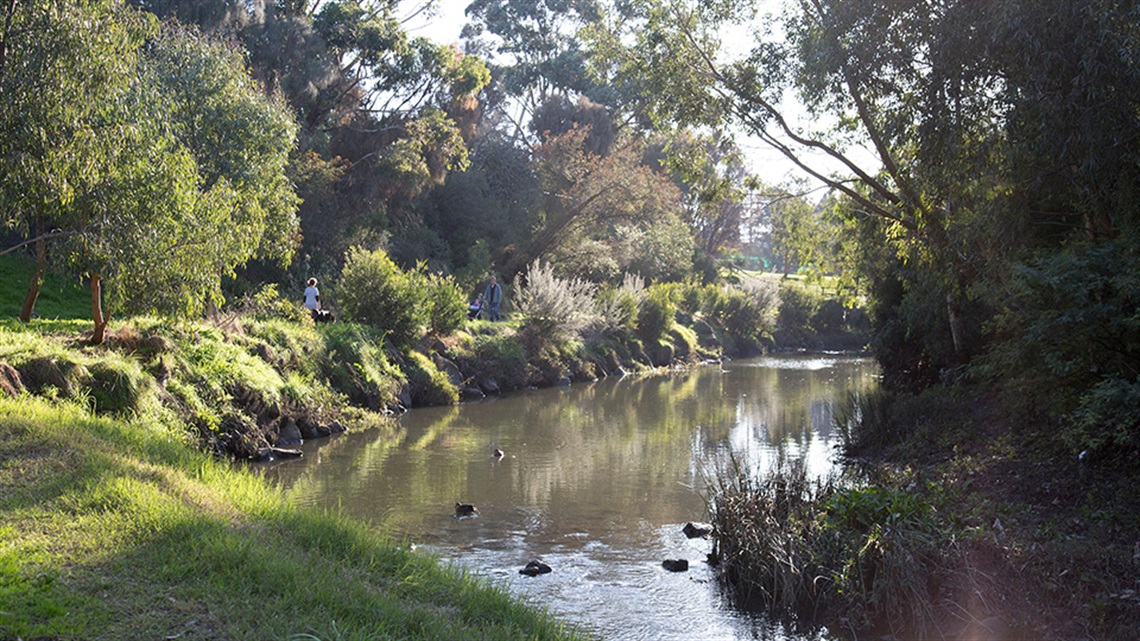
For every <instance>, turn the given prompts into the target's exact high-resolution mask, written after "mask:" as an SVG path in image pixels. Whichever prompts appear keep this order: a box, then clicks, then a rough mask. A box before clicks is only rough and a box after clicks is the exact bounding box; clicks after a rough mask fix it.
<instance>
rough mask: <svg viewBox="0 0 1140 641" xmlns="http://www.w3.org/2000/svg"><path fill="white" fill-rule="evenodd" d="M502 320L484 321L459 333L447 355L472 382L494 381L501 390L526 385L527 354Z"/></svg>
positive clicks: (514, 388) (519, 387)
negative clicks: (468, 330) (505, 328)
mask: <svg viewBox="0 0 1140 641" xmlns="http://www.w3.org/2000/svg"><path fill="white" fill-rule="evenodd" d="M504 327H505V325H504V324H503V323H486V324H481V327H472V328H471V330H470V333H468V332H461V333H460V334H459V335H458V337H459V341H458V342H457V343H456V345H455V346H454V347H453V348H451V349H449V350H448V351H447V352H446V355H447V357H448V358H450V359H451V360H453V361H454V362H455V364H456V365H457V366H458V367H459V369H460V370H461V371H463V372H464V373H467V374H470V376H471V377H472V378H473V379H474V380H475V382H477V383H479V382H483V381H494V382H495V383H497V384H498V386H499V388H500V389H502V390H516V389H521V388H523V387H526V385H527V383H528V381H527V376H526V371H527V361H528V354H527V352H526V350H525V349H524V348H523V345H522V343H520V342H519V340H518V337H517V335H516V334H515V333H514V332H513V331H509V332H508V331H504V330H503V328H504Z"/></svg>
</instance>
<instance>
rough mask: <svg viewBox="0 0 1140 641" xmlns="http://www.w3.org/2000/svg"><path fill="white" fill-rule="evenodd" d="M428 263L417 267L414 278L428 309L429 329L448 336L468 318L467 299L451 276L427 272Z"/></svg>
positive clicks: (431, 331)
mask: <svg viewBox="0 0 1140 641" xmlns="http://www.w3.org/2000/svg"><path fill="white" fill-rule="evenodd" d="M426 269H427V267H426V265H423V264H421V265H419V266H418V267H417V268H416V272H415V276H414V280H416V281H418V283H419V288H420V291H421V292H422V294H423V298H424V302H425V303H426V306H427V309H428V331H429V332H430V333H431V334H434V335H435V336H448V335H450V334H452V333H453V332H455V330H457V329H459V328H460V327H462V326H463V322H464V321H466V320H467V299H466V297H465V296H464V295H463V290H462V289H460V287H459V284H458V283H456V282H455V279H454V278H452V277H451V276H444V275H439V274H431V273H427V272H426Z"/></svg>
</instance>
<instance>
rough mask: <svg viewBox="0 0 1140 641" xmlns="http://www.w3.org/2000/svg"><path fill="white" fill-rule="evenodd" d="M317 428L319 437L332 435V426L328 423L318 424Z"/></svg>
mask: <svg viewBox="0 0 1140 641" xmlns="http://www.w3.org/2000/svg"><path fill="white" fill-rule="evenodd" d="M316 430H317V438H325V437H326V436H332V433H333V432H332V428H331V427H329V426H328V425H319V424H318V425H317V426H316Z"/></svg>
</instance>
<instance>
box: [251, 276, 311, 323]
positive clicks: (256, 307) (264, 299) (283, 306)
mask: <svg viewBox="0 0 1140 641" xmlns="http://www.w3.org/2000/svg"><path fill="white" fill-rule="evenodd" d="M241 309H242V312H243V313H244V314H246V315H247V316H252V317H253V318H256V319H258V320H270V319H281V320H287V321H291V322H294V323H301V322H304V321H306V320H310V319H311V318H312V315H311V314H310V313H309V310H307V309H305V306H304V305H302V304H301V303H300V301H290V300H286V299H284V298H282V297H281V294H280V293H279V292H278V290H277V285H276V284H273V283H270V284H267V285H263V286H262V287H261V289H259V290H257V291H256V292H255V293H254V294H253V296H247V297H246V298H245V299H244V300H243V301H242V304H241Z"/></svg>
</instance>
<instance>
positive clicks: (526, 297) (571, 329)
mask: <svg viewBox="0 0 1140 641" xmlns="http://www.w3.org/2000/svg"><path fill="white" fill-rule="evenodd" d="M594 290H595V286H594V284H593V283H590V282H587V281H585V280H582V279H580V278H558V277H557V276H555V275H554V268H553V267H551V266H550V265H543V264H542V261H539V260H536V261H534V262H533V263H531V265H530V267H529V268H528V269H527V272H526V276H525V277H524V276H523V275H522V274H520V275H519V276H516V277H515V282H514V305H515V310H516V312H517V313H518V315H519V316H520V317H521V318H522V321H523V324H524V326H526V327H527V328H529V329H530V330H532V331H535V332H537V333H539V334H542V335H546V336H550V337H558V336H562V337H570V336H574V335H576V334H577V333H578V332H579V331H580V330H582V329H583V328H585V327H586V326H587V325H589V324H590V323H591V322H592V321H593V320H594V319H595V318H596V316H597V311H596V309H595V306H594Z"/></svg>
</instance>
